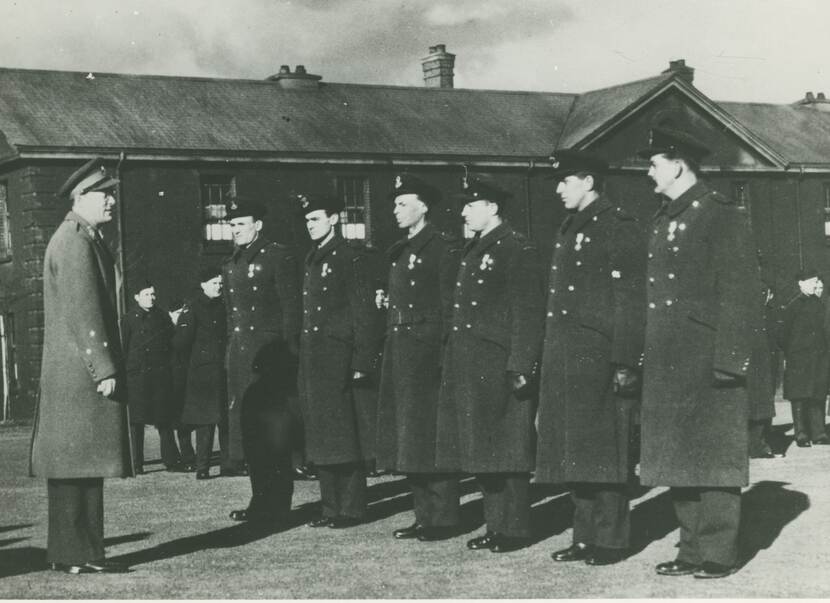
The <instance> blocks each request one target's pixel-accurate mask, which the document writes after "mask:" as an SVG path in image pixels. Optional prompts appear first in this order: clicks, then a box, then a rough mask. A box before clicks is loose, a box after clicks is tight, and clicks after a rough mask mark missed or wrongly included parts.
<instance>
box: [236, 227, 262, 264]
mask: <svg viewBox="0 0 830 603" xmlns="http://www.w3.org/2000/svg"><path fill="white" fill-rule="evenodd" d="M270 242H271V241H269V240H268V237H265V236H263V235H262V232H260V233H259V235H258V236H257V238H256V239H254V240H253V242H251V244H250V245H248V246H247V247H237V248H236V249H234V250H233V256H232V257H231V259H232V260H233V261H234V262H236V261H238V260H239V258H240V257H241V258H242V259H244V260H245V262H246V263H247V264H250V263H251V262H252V261H253V260H254V257H255V256H256V254H258V253H259V251H260V249H262V248H263V247H265V246H266V245H267V244H268V243H270Z"/></svg>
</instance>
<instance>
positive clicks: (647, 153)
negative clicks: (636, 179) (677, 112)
mask: <svg viewBox="0 0 830 603" xmlns="http://www.w3.org/2000/svg"><path fill="white" fill-rule="evenodd" d="M663 153H672V154H675V155H678V156H680V157H683V158H686V159H691V160H692V161H694V162H696V163H700V160H701V159H703V158H704V157H706V155H708V154H709V153H710V151H709V149H708V148H707V147H706V145H704V144H703V143H702V142H700V141H699V140H697V139H696V138H695V137H694V136H692V135H691V134H689V133H688V132H684V131H683V130H677V129H674V128H666V127H662V126H661V127H654V128H652V129H651V130H650V131H649V138H648V146H647V147H646V148H644V149H640V150H639V151H637V155H639V156H640V157H642V158H643V159H650V158H651V157H653V156H654V155H661V154H663Z"/></svg>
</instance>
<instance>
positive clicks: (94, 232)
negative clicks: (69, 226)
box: [64, 210, 101, 241]
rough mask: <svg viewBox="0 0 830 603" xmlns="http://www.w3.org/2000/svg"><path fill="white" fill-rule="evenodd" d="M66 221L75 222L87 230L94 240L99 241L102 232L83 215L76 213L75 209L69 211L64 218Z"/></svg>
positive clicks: (84, 230) (83, 229)
mask: <svg viewBox="0 0 830 603" xmlns="http://www.w3.org/2000/svg"><path fill="white" fill-rule="evenodd" d="M64 222H75V224H77V225H78V226H80V227H81V228H80V230H82V231H83V232H85V233H86V234H87V235H89V238H91V239H92V240H93V241H97V240H98V239H99V238H100V237H101V232H100V231H99V230H98V229H97V228H95V227H94V226H93V225H92V224H90V223H89V222H87V221H86V220H84V219H83V218H82V217H81V216H79V215H78V214H76V213H75V212H74V211H71V210H70V211H69V213H67V214H66V217H65V218H64Z"/></svg>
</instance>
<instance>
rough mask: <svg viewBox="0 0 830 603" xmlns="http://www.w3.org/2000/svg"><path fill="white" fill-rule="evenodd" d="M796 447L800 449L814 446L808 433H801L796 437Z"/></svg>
mask: <svg viewBox="0 0 830 603" xmlns="http://www.w3.org/2000/svg"><path fill="white" fill-rule="evenodd" d="M795 445H796V446H798V447H799V448H809V447H810V446H811V445H812V444H810V438H809V437H807V434H806V433H799V434H797V435H796V436H795Z"/></svg>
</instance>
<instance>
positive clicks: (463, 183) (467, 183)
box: [461, 176, 470, 191]
mask: <svg viewBox="0 0 830 603" xmlns="http://www.w3.org/2000/svg"><path fill="white" fill-rule="evenodd" d="M461 188H463V189H464V190H465V191H466V190H467V189H468V188H470V181H469V180H467V176H464V177H463V178H462V179H461Z"/></svg>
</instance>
